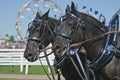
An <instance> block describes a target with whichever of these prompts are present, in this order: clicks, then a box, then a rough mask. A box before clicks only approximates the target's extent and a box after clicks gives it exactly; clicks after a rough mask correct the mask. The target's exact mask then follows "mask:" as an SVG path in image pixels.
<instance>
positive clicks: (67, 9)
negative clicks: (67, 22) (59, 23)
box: [65, 5, 70, 14]
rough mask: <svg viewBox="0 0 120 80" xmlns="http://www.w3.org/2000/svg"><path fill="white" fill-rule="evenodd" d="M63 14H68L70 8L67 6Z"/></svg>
mask: <svg viewBox="0 0 120 80" xmlns="http://www.w3.org/2000/svg"><path fill="white" fill-rule="evenodd" d="M65 12H66V14H68V13H70V6H69V5H67V7H66V10H65Z"/></svg>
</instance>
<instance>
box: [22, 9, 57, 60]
mask: <svg viewBox="0 0 120 80" xmlns="http://www.w3.org/2000/svg"><path fill="white" fill-rule="evenodd" d="M48 14H49V10H48V11H47V12H46V13H45V14H44V15H43V16H40V14H39V13H38V12H37V14H36V17H35V18H34V20H33V21H32V22H31V23H29V24H28V32H29V36H28V40H27V45H26V49H25V52H24V57H25V58H26V59H27V60H28V61H31V62H33V61H36V60H37V59H38V57H39V53H40V49H42V48H45V47H46V46H48V45H49V44H50V43H51V42H52V41H53V39H54V37H55V35H54V26H55V24H56V22H57V20H56V19H53V18H50V17H48Z"/></svg>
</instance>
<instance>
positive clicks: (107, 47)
mask: <svg viewBox="0 0 120 80" xmlns="http://www.w3.org/2000/svg"><path fill="white" fill-rule="evenodd" d="M119 14H120V9H119V10H118V11H117V12H116V13H115V15H114V16H113V17H112V19H111V21H110V23H109V26H108V30H107V31H108V32H110V31H118V30H120V25H119ZM119 37H120V35H119V33H117V32H114V33H111V34H108V35H106V36H105V38H104V43H103V47H102V49H101V51H100V52H99V55H98V57H97V58H96V59H95V60H94V61H92V62H91V67H92V68H94V69H95V70H99V69H100V68H102V67H103V66H105V65H106V64H107V63H109V62H110V61H111V59H112V57H113V56H116V57H117V58H120V49H118V48H119V47H120V45H118V43H119V41H120V38H119Z"/></svg>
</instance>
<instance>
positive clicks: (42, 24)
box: [27, 19, 50, 42]
mask: <svg viewBox="0 0 120 80" xmlns="http://www.w3.org/2000/svg"><path fill="white" fill-rule="evenodd" d="M36 25H39V26H38V27H39V33H40V35H39V37H35V36H34V37H30V36H28V39H27V40H28V41H30V40H31V41H35V42H41V41H42V39H43V36H44V34H45V29H48V30H49V31H50V27H49V26H48V21H43V20H40V19H35V20H34V21H33V22H30V23H29V24H28V32H29V33H30V32H31V31H32V30H33V29H34V28H35V26H36Z"/></svg>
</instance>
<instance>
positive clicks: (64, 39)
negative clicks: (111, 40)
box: [52, 3, 105, 80]
mask: <svg viewBox="0 0 120 80" xmlns="http://www.w3.org/2000/svg"><path fill="white" fill-rule="evenodd" d="M72 8H74V3H72ZM72 12H74V13H76V12H75V10H74V11H70V7H69V6H67V8H66V14H65V16H62V17H61V19H60V22H59V23H58V24H57V26H56V28H55V33H56V35H57V36H56V38H55V41H54V44H53V47H52V49H53V51H54V53H55V55H56V60H57V63H56V66H58V68H60V69H61V72H62V74H63V76H64V77H65V79H66V80H94V75H93V73H91V72H92V71H91V70H90V69H89V68H88V65H87V64H86V63H87V60H86V58H87V57H86V54H85V53H83V52H80V49H81V47H70V44H73V43H77V42H80V41H83V40H85V38H86V37H87V36H85V34H84V33H85V31H86V28H87V27H88V26H89V29H90V27H91V26H93V27H94V26H97V25H101V28H105V26H104V24H102V23H100V22H98V21H96V19H93V17H91V16H89V15H87V14H84V13H77V16H76V15H74V14H73V13H72ZM82 19H84V20H85V21H84V20H82ZM89 20H90V21H89ZM91 20H92V21H91ZM93 21H94V23H91V22H93ZM85 22H87V24H88V25H86V23H85ZM96 29H98V28H95V30H96ZM103 32H104V31H103V30H102V29H101V31H100V32H99V31H98V34H101V33H103ZM96 35H97V34H96ZM87 38H88V37H87ZM80 60H81V62H82V64H81V62H80ZM81 66H82V67H81ZM83 68H84V69H83ZM80 74H81V75H80Z"/></svg>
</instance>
